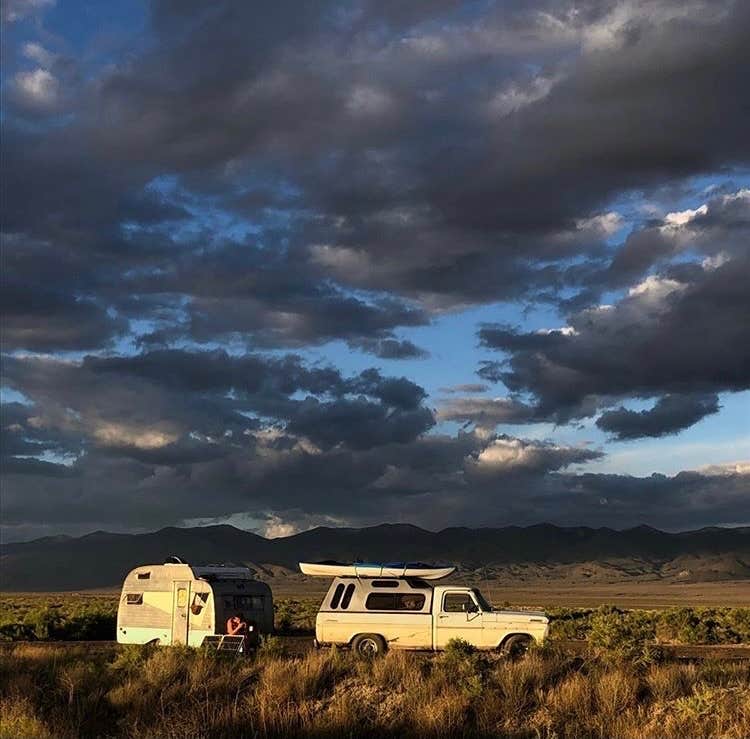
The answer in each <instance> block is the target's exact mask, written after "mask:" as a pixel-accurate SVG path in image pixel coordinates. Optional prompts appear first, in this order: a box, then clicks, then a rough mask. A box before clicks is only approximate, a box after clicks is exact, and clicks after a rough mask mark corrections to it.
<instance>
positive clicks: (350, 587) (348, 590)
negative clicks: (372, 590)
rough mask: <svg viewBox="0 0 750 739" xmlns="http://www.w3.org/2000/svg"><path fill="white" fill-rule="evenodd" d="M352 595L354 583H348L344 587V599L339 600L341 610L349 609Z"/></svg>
mask: <svg viewBox="0 0 750 739" xmlns="http://www.w3.org/2000/svg"><path fill="white" fill-rule="evenodd" d="M352 595H354V583H353V582H350V583H349V584H348V585H347V586H346V592H345V593H344V597H343V598H342V599H341V607H342V608H349V604H350V603H351V602H352Z"/></svg>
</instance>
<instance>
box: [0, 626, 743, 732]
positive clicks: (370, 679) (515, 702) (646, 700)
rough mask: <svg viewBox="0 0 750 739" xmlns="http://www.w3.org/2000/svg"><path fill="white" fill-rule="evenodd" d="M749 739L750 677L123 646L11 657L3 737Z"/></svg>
mask: <svg viewBox="0 0 750 739" xmlns="http://www.w3.org/2000/svg"><path fill="white" fill-rule="evenodd" d="M749 735H750V665H748V664H747V663H741V662H735V663H721V664H718V663H701V664H674V663H672V664H660V663H658V662H652V661H648V660H646V661H640V662H635V661H632V660H629V659H628V660H624V659H622V658H620V657H618V656H616V655H608V654H606V653H604V652H602V653H601V654H600V655H599V656H597V657H592V658H590V659H586V660H583V659H572V658H569V657H566V656H565V655H563V654H561V653H558V652H557V651H556V650H555V649H554V647H547V648H543V649H540V650H537V651H535V652H532V653H531V654H529V655H528V656H527V657H526V658H524V659H523V660H520V661H517V662H512V661H509V660H506V659H503V658H501V657H499V656H497V655H494V654H490V655H487V654H478V653H475V652H473V651H472V650H471V649H469V648H467V646H466V645H465V644H461V643H455V644H453V645H451V647H450V648H449V649H448V650H447V651H446V652H445V653H443V654H441V655H435V656H431V655H416V654H404V653H398V652H391V653H388V654H386V655H385V657H383V658H380V659H376V660H373V661H363V660H361V659H357V658H356V657H355V656H354V655H352V654H351V653H347V652H338V651H336V650H330V651H329V650H327V651H321V652H311V653H309V654H307V655H306V656H304V657H289V656H285V655H284V654H283V645H282V643H281V642H280V641H279V640H278V639H275V638H271V639H269V640H268V641H267V642H266V643H265V644H264V645H263V647H262V648H261V649H260V650H259V652H258V653H257V654H256V655H254V656H252V657H247V658H220V657H217V656H216V655H215V654H213V655H212V654H209V653H203V652H201V651H200V650H192V649H178V648H158V647H157V648H148V647H127V648H126V647H118V648H117V649H115V650H111V651H109V652H104V653H100V652H91V651H89V650H87V649H86V648H85V647H66V648H61V647H60V648H57V649H52V648H50V647H48V646H46V645H41V644H40V645H29V644H18V645H14V646H10V647H8V648H6V649H4V650H2V651H0V737H2V739H10V738H11V737H13V738H14V739H15V737H29V738H30V739H34V738H42V737H89V736H90V737H94V736H96V737H99V736H112V737H114V736H118V737H119V736H122V737H134V738H135V737H170V738H177V737H211V738H214V737H215V738H217V739H218V738H219V737H276V736H316V737H361V736H399V737H418V736H483V737H489V736H504V737H519V738H520V737H534V736H537V737H614V736H617V737H652V736H653V737H686V736H706V737H708V736H717V737H718V736H721V737H746V736H749Z"/></svg>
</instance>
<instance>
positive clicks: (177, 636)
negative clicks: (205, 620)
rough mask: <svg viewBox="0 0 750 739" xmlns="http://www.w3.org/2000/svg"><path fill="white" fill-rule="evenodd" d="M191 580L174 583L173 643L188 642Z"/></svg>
mask: <svg viewBox="0 0 750 739" xmlns="http://www.w3.org/2000/svg"><path fill="white" fill-rule="evenodd" d="M189 603H190V581H189V580H185V581H176V582H173V583H172V644H187V643H188V613H189V609H188V604H189Z"/></svg>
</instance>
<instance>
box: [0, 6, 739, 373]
mask: <svg viewBox="0 0 750 739" xmlns="http://www.w3.org/2000/svg"><path fill="white" fill-rule="evenodd" d="M574 10H575V12H573V11H574ZM14 12H15V11H14ZM150 17H151V24H152V26H151V31H152V33H153V41H154V43H153V44H150V45H149V47H148V48H147V49H146V50H142V51H140V52H138V53H137V54H134V55H133V56H131V57H130V58H128V59H127V60H124V59H123V60H115V61H114V62H113V63H112V64H111V65H109V66H108V67H107V68H106V69H103V70H101V71H100V72H99V74H98V76H97V75H94V76H93V77H92V75H91V74H89V75H88V76H87V75H78V76H75V75H72V76H71V77H70V78H69V79H68V78H63V77H62V76H61V75H59V74H58V72H57V71H56V70H57V68H56V67H54V65H53V66H51V67H50V69H51V71H50V74H53V73H54V74H58V76H59V80H58V78H57V77H55V79H56V80H57V81H58V83H59V85H60V86H61V87H63V88H65V90H66V95H67V98H66V99H68V100H69V101H70V104H71V105H73V108H72V109H71V111H70V112H73V113H74V114H73V115H69V116H68V117H65V118H61V119H60V120H59V121H57V125H53V126H41V127H29V126H27V125H23V124H22V123H20V122H19V121H18V119H17V117H16V115H15V111H14V110H13V107H12V101H11V107H10V109H9V111H8V115H7V116H6V117H5V118H4V121H3V128H4V130H3V156H4V177H3V180H4V182H3V186H4V194H3V197H4V214H3V221H4V225H3V228H4V230H5V231H6V232H7V233H14V234H23V236H24V238H25V240H26V241H27V242H28V241H34V242H36V243H45V244H49V247H48V249H47V250H46V251H45V254H44V257H45V258H46V260H47V264H46V265H42V268H43V269H47V270H53V269H54V270H57V272H58V274H59V281H58V286H59V289H60V291H62V292H65V291H67V292H68V293H69V295H74V294H75V295H78V294H80V291H81V289H82V287H85V288H86V290H85V294H86V295H87V296H88V297H89V298H91V299H93V300H95V301H96V303H97V304H98V305H100V306H102V307H104V308H106V307H112V306H114V307H116V308H117V307H120V308H122V309H123V310H125V309H124V304H125V303H129V305H130V307H131V308H132V307H134V306H137V305H140V307H141V309H142V310H143V312H142V313H141V314H140V315H139V314H137V313H136V314H134V315H131V314H129V317H130V318H139V317H140V318H145V319H148V320H153V319H154V314H153V313H152V312H150V311H149V310H146V307H147V306H148V305H149V302H148V301H142V302H140V303H139V302H138V301H134V302H133V301H132V300H131V296H133V295H135V296H138V295H149V296H152V297H153V296H155V295H156V294H159V295H160V296H161V300H162V306H163V307H164V309H165V310H172V311H173V312H175V314H177V313H179V311H177V310H176V307H177V306H178V305H181V306H182V308H183V309H184V311H183V315H180V316H179V319H176V318H172V319H170V320H167V321H166V324H167V325H165V326H160V327H159V328H160V329H161V331H162V332H161V333H160V334H159V335H160V336H162V337H169V339H170V341H173V342H174V341H178V340H179V339H180V337H183V338H184V337H185V336H188V337H191V338H193V339H197V340H198V341H201V342H211V341H214V340H216V339H219V340H223V339H227V338H236V337H237V336H241V337H244V338H246V339H247V340H248V341H249V342H251V343H252V342H257V343H260V344H262V345H264V346H272V345H281V346H295V345H303V344H307V343H315V342H320V341H326V340H328V339H331V338H344V339H346V340H349V341H353V342H364V343H361V344H360V345H361V346H362V347H364V348H365V349H372V350H374V353H375V354H377V355H378V356H381V357H390V356H398V357H400V358H403V357H404V356H405V354H406V355H408V354H411V355H412V356H415V355H416V351H415V349H414V348H413V347H409V346H407V345H405V344H403V342H402V343H401V345H400V346H399V345H398V344H397V343H395V342H397V340H396V339H395V338H394V336H393V334H392V332H393V331H394V329H395V328H397V327H398V326H410V325H416V324H420V323H424V322H425V321H426V320H428V312H429V310H431V309H432V308H433V307H435V306H440V305H443V306H444V305H464V304H465V303H466V302H476V301H489V300H496V299H515V298H519V297H537V298H541V299H545V300H550V299H552V300H558V299H559V295H558V290H559V289H560V288H561V287H562V286H564V285H565V284H566V283H567V282H572V283H573V284H574V286H575V287H576V288H579V289H581V290H583V292H584V293H585V292H586V290H587V289H588V288H587V286H586V285H585V284H582V280H584V281H585V278H584V277H582V275H585V274H597V275H599V277H598V278H597V279H596V280H595V281H596V283H597V289H599V287H601V282H602V279H604V278H603V277H602V274H604V273H605V272H606V270H607V264H606V262H607V249H606V247H605V243H604V240H605V238H607V237H608V236H609V235H610V234H611V233H612V231H613V229H616V227H617V222H616V219H613V218H612V217H609V216H605V215H603V211H604V210H606V208H607V203H608V202H609V201H610V200H611V199H612V198H613V197H614V196H616V195H618V194H620V193H622V192H624V191H627V190H629V189H632V188H646V189H648V188H652V187H658V186H661V185H662V184H663V183H664V181H665V180H674V179H677V178H684V177H687V176H689V175H691V174H699V173H706V172H711V171H715V170H718V169H721V168H723V167H732V166H741V165H742V164H746V163H747V161H748V143H747V142H748V139H747V136H746V135H745V131H746V123H747V120H746V106H747V95H748V92H747V86H746V85H745V84H744V77H743V70H744V69H745V68H746V67H747V63H748V46H747V44H746V43H745V41H746V33H747V28H748V18H749V17H750V11H749V10H748V7H747V4H745V3H738V2H730V1H729V0H727V1H726V2H720V3H702V2H692V3H689V4H688V5H685V4H684V3H677V2H671V0H662V2H659V3H651V4H648V5H644V6H635V5H632V4H622V3H620V4H618V3H614V2H592V3H587V4H586V5H585V6H581V5H580V4H579V3H576V4H572V3H566V2H557V3H550V2H535V3H511V2H506V3H501V4H498V5H490V6H480V5H476V4H468V5H462V4H460V3H445V4H442V3H441V4H435V3H425V4H421V3H420V4H418V5H417V6H415V7H411V6H410V9H409V10H408V11H406V10H404V9H400V8H398V7H397V5H395V4H390V3H389V4H383V3H354V4H351V5H349V6H341V5H340V4H338V3H313V4H306V5H304V6H303V7H300V6H299V4H298V3H289V4H288V3H281V4H277V5H275V6H274V8H272V9H269V8H268V7H267V6H263V7H262V8H259V7H258V6H256V5H255V4H252V3H245V2H220V3H214V4H212V5H211V7H210V8H206V7H203V6H196V5H192V4H183V3H177V4H173V3H164V4H162V3H156V4H154V5H153V6H152V8H151V16H150ZM217 50H220V53H217ZM29 64H31V62H29ZM530 70H532V71H530ZM30 71H33V70H31V69H30ZM68 88H75V89H68ZM707 99H710V100H711V105H710V106H709V105H705V104H704V101H705V100H707ZM633 120H637V121H638V125H637V126H633V125H632V124H631V121H633ZM212 219H213V221H212ZM216 219H219V221H220V222H221V223H223V224H225V225H227V226H230V227H240V230H241V231H245V232H246V233H247V226H248V224H251V225H252V228H251V229H250V233H251V234H252V236H248V237H247V238H246V239H245V240H244V241H239V242H238V243H237V244H235V245H233V246H232V247H231V248H225V247H222V246H221V239H220V238H217V236H216V234H214V233H213V232H212V231H213V229H212V228H211V225H209V224H210V223H214V222H216ZM630 246H632V249H631V248H630ZM630 246H629V247H628V248H627V249H626V251H627V252H628V254H625V255H624V256H623V257H622V260H624V262H625V264H624V265H623V266H622V269H621V268H620V265H615V267H613V269H614V271H615V272H616V273H617V274H620V275H624V274H625V273H627V274H629V275H630V276H631V277H632V278H634V279H635V278H637V272H638V271H639V270H641V269H642V268H643V267H644V266H645V265H646V262H647V261H648V260H647V259H646V260H644V259H643V258H641V257H639V256H638V254H637V253H636V254H634V255H633V256H632V257H631V256H629V252H630V251H635V252H639V249H638V248H637V246H635V245H634V244H633V245H630ZM39 256H40V257H41V255H39ZM571 258H580V259H582V260H583V262H584V263H587V262H590V264H589V265H588V266H584V265H578V266H577V267H576V268H575V269H572V268H571V267H570V265H569V264H568V260H570V259H571ZM14 259H15V262H16V264H15V268H16V270H17V277H18V278H19V279H21V280H22V281H23V280H28V281H30V282H31V283H33V282H34V271H33V266H34V261H32V260H28V259H25V258H24V255H23V254H19V255H16V256H15V257H14ZM37 263H38V260H37ZM612 279H614V277H613V278H612ZM337 283H338V284H337ZM351 287H355V288H365V289H367V290H373V291H375V292H374V294H371V295H368V296H367V297H366V298H363V297H362V296H359V295H353V294H351V292H349V291H347V288H351ZM396 295H400V296H402V297H404V296H406V297H409V298H416V299H419V300H422V299H425V300H426V303H425V305H424V306H414V305H410V304H405V303H403V302H401V300H400V299H398V298H397V297H395V296H396ZM587 299H590V298H587ZM152 307H153V305H152ZM60 320H62V319H60ZM85 346H86V345H85V343H84V344H83V345H82V347H85Z"/></svg>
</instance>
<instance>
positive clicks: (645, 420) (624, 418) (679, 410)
mask: <svg viewBox="0 0 750 739" xmlns="http://www.w3.org/2000/svg"><path fill="white" fill-rule="evenodd" d="M718 412H719V398H718V397H717V396H716V395H707V396H705V395H703V396H701V395H698V396H695V395H687V396H684V395H665V396H664V397H663V398H659V400H658V401H657V402H656V403H655V404H654V406H653V408H650V409H648V410H645V411H630V410H627V409H626V408H622V407H620V408H618V409H616V410H611V411H607V412H606V413H602V415H601V416H600V417H599V418H598V419H597V421H596V425H597V426H598V427H599V428H600V429H602V431H607V432H609V433H611V434H613V435H614V436H615V438H617V439H621V440H622V439H639V438H641V437H644V436H666V435H667V434H676V433H677V432H678V431H682V429H686V428H689V427H690V426H692V425H693V424H695V423H698V421H700V420H701V419H702V418H705V417H706V416H708V415H711V414H712V413H718Z"/></svg>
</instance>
